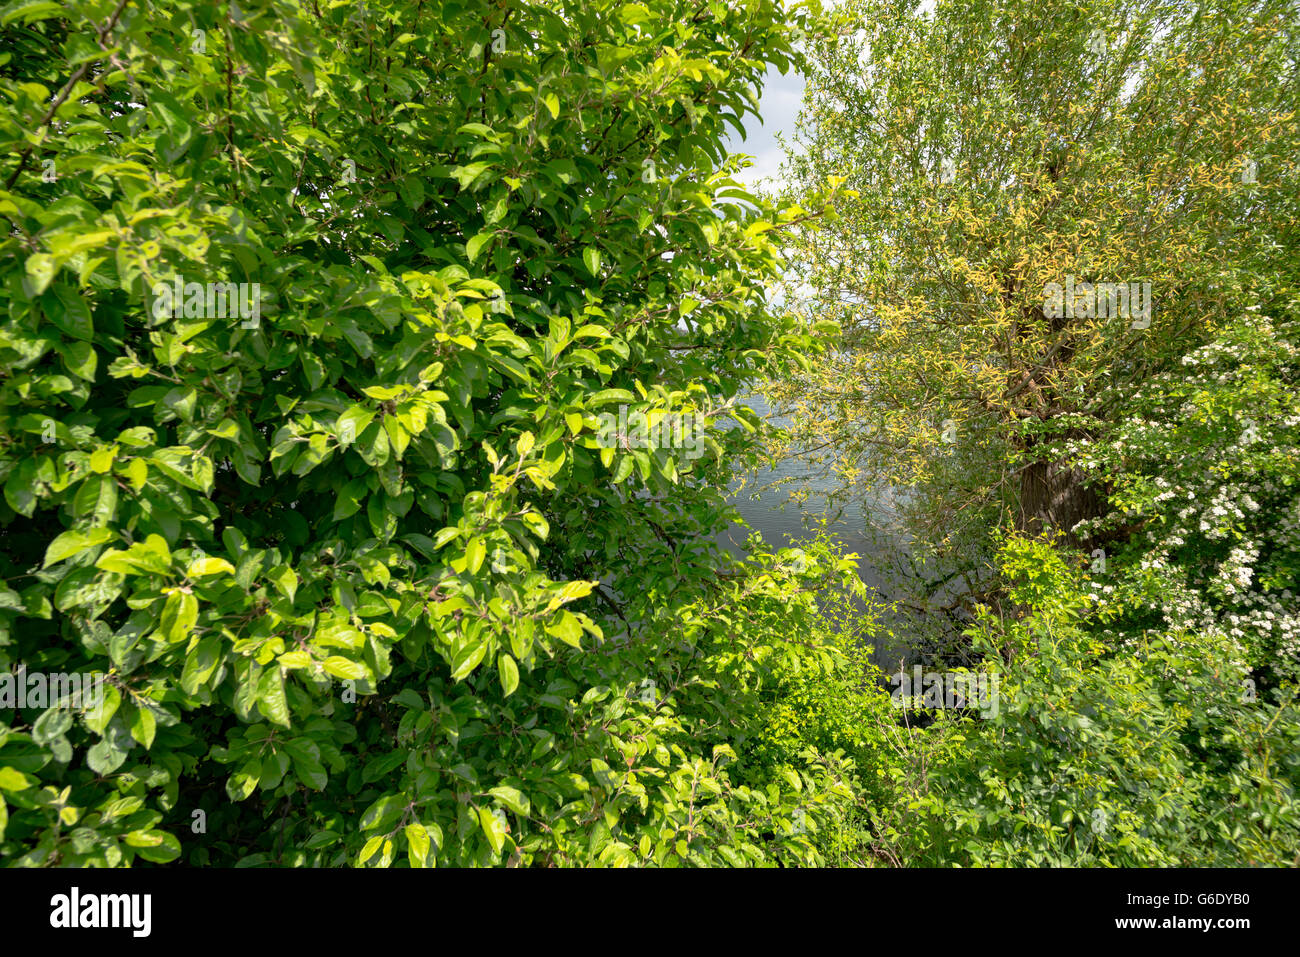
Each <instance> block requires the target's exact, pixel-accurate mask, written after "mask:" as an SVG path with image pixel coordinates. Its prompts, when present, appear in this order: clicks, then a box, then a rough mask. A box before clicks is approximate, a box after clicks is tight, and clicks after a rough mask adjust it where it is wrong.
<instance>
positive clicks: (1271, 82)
mask: <svg viewBox="0 0 1300 957" xmlns="http://www.w3.org/2000/svg"><path fill="white" fill-rule="evenodd" d="M923 6H924V5H923ZM912 7H913V5H912V4H910V3H904V2H898V0H850V2H848V3H846V4H844V5H843V6H842V8H840V9H839V10H838V11H836V13H835V16H837V17H838V18H839V19H838V23H837V29H836V30H835V31H834V32H833V35H832V36H829V37H823V38H821V39H814V40H813V41H811V44H810V46H811V53H810V64H809V68H808V69H809V72H808V86H807V93H806V100H805V106H804V110H803V113H802V115H801V117H800V121H799V126H798V132H797V135H796V140H797V148H796V149H795V150H793V151H792V153H793V156H792V158H791V159H790V161H789V165H788V174H789V182H790V183H791V184H792V187H793V188H794V189H795V190H796V191H798V192H802V193H805V194H810V193H816V192H817V191H819V190H824V189H826V188H827V186H828V185H829V186H832V187H836V190H835V192H834V194H833V200H832V208H831V210H830V214H829V215H827V216H826V217H823V218H821V219H818V220H815V221H812V222H810V223H809V225H808V226H807V227H806V229H805V230H804V231H803V232H802V233H801V235H800V237H799V239H798V242H797V244H796V246H797V255H796V256H794V257H793V259H794V262H796V263H797V264H798V266H799V268H798V270H797V272H796V274H795V275H794V277H793V279H792V283H791V285H792V289H791V295H792V297H794V298H796V299H798V300H799V301H800V307H801V308H803V309H805V310H807V311H809V312H811V313H814V314H815V315H816V316H817V317H818V318H833V319H836V320H838V322H839V326H840V328H839V331H838V332H837V333H836V334H834V335H833V336H832V337H831V341H830V345H831V346H832V351H831V352H830V353H829V359H828V361H827V362H825V363H822V364H819V365H818V366H817V367H816V368H815V369H814V370H813V371H812V372H810V373H808V374H807V375H802V376H798V377H794V378H787V379H784V380H783V381H780V382H778V383H775V384H774V386H773V394H774V395H775V396H776V398H777V399H778V400H779V402H780V403H781V404H782V405H783V406H784V407H785V408H786V409H787V410H793V411H794V413H795V414H794V416H793V419H794V421H795V422H796V423H797V425H796V428H795V430H794V432H793V433H792V434H791V437H790V441H791V444H792V445H793V446H794V447H796V448H800V449H803V450H816V451H809V453H808V454H809V457H810V459H811V461H812V462H813V463H814V465H815V466H816V467H817V468H818V469H820V470H822V471H823V472H824V473H826V474H829V475H831V476H832V477H833V478H834V479H835V480H837V482H838V485H839V488H840V491H841V493H842V494H847V495H867V496H872V497H874V496H877V495H878V494H879V489H880V488H881V487H882V486H884V485H889V486H896V487H906V488H909V489H911V490H912V494H911V495H910V496H905V497H904V501H905V502H906V505H905V513H906V517H907V519H908V527H909V528H910V530H911V531H913V532H915V533H918V534H919V539H918V541H919V543H922V544H926V543H928V544H932V545H934V546H935V547H936V548H938V549H939V550H940V551H941V552H942V551H947V552H948V553H949V554H951V553H953V552H956V551H958V550H960V551H963V552H965V553H966V554H967V555H968V556H969V555H974V554H977V553H978V546H979V543H980V542H982V541H983V540H985V538H986V535H987V531H988V529H989V528H991V527H995V526H999V525H1001V526H1013V527H1017V528H1020V529H1022V530H1036V529H1043V528H1047V527H1051V528H1055V529H1059V530H1062V531H1065V532H1067V533H1068V532H1069V531H1070V530H1071V529H1073V528H1074V527H1075V526H1076V524H1077V523H1079V522H1080V521H1081V520H1084V519H1087V518H1089V517H1092V516H1093V515H1095V514H1096V513H1097V512H1098V510H1099V509H1101V508H1102V498H1103V495H1099V494H1098V492H1099V491H1101V492H1103V493H1104V489H1102V490H1098V489H1093V488H1090V487H1089V486H1088V484H1087V483H1086V482H1085V481H1084V476H1083V474H1082V473H1081V472H1080V471H1079V470H1078V469H1076V468H1074V467H1072V466H1071V465H1070V464H1069V463H1068V462H1066V461H1065V460H1064V459H1062V458H1061V457H1060V456H1059V455H1058V454H1057V452H1056V451H1055V449H1056V448H1057V446H1056V445H1055V444H1054V443H1053V442H1052V440H1053V439H1056V438H1062V439H1063V438H1067V437H1071V436H1079V435H1084V434H1087V433H1088V432H1089V430H1090V429H1091V428H1093V427H1094V426H1095V425H1096V424H1097V423H1099V422H1104V421H1106V419H1107V417H1108V416H1111V415H1112V414H1113V410H1114V408H1115V407H1116V404H1117V403H1122V401H1123V399H1124V396H1125V395H1126V394H1127V392H1129V391H1130V390H1131V388H1132V385H1133V384H1134V383H1136V382H1138V381H1141V380H1142V379H1144V378H1145V377H1147V376H1149V375H1150V374H1151V373H1152V372H1153V371H1155V370H1158V369H1161V368H1164V367H1166V366H1168V365H1169V364H1170V363H1171V362H1173V361H1175V360H1176V359H1177V357H1179V356H1181V355H1182V354H1184V353H1185V352H1186V351H1187V349H1188V348H1189V347H1191V346H1193V345H1194V344H1197V343H1200V342H1202V341H1204V339H1205V337H1206V336H1207V335H1208V334H1209V333H1210V332H1211V331H1212V330H1213V329H1216V328H1218V327H1220V326H1222V325H1223V324H1224V323H1225V321H1227V320H1228V319H1230V318H1232V317H1235V316H1237V315H1240V314H1241V313H1242V311H1243V309H1245V308H1246V307H1248V306H1250V305H1251V304H1254V303H1259V302H1264V301H1268V300H1270V299H1276V298H1278V297H1282V296H1285V295H1287V291H1288V289H1290V288H1293V287H1292V286H1290V285H1289V283H1290V280H1289V279H1288V278H1287V277H1286V275H1285V271H1286V269H1287V267H1286V265H1285V262H1284V258H1285V257H1280V256H1279V255H1278V251H1279V250H1280V249H1282V248H1284V247H1286V246H1288V245H1289V244H1290V240H1289V239H1288V236H1289V235H1290V234H1291V233H1293V231H1294V225H1293V224H1294V218H1295V217H1294V201H1293V196H1294V194H1295V186H1296V175H1295V165H1294V159H1293V157H1294V156H1295V147H1296V142H1297V134H1296V123H1295V110H1296V93H1297V90H1298V89H1300V86H1297V65H1296V54H1295V47H1294V45H1293V43H1294V39H1295V37H1294V34H1293V33H1288V31H1289V30H1294V23H1293V17H1292V14H1291V11H1290V5H1289V4H1287V3H1284V2H1280V0H1264V2H1238V0H1231V2H1228V3H1215V4H1212V5H1209V4H1207V5H1199V4H1195V3H1186V2H1154V0H1144V2H1131V0H1097V2H1086V3H1073V2H1071V3H1062V2H1055V0H1047V2H1042V0H1033V2H1028V0H1012V2H986V0H976V2H969V0H957V2H942V0H941V2H940V3H939V4H938V6H937V9H936V10H935V11H934V12H933V14H932V15H930V16H927V15H925V14H924V13H923V12H922V11H921V10H919V9H918V10H913V9H912ZM1112 284H1113V285H1112ZM1147 284H1149V285H1147ZM1144 297H1145V298H1144Z"/></svg>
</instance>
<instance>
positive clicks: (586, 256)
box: [582, 246, 600, 276]
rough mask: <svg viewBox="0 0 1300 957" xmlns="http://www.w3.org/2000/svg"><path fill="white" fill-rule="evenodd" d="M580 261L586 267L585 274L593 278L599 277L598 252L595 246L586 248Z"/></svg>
mask: <svg viewBox="0 0 1300 957" xmlns="http://www.w3.org/2000/svg"><path fill="white" fill-rule="evenodd" d="M582 261H583V263H585V264H586V266H587V272H589V273H591V274H592V275H593V276H599V275H600V250H599V249H597V248H596V247H595V246H588V247H587V248H586V249H584V250H583V251H582Z"/></svg>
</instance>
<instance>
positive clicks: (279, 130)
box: [0, 0, 851, 865]
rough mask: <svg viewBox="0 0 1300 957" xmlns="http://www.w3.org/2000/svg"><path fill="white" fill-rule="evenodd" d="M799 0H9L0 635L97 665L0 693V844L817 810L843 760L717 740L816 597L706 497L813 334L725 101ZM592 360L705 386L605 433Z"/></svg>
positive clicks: (841, 569) (648, 829) (1, 647)
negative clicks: (42, 705)
mask: <svg viewBox="0 0 1300 957" xmlns="http://www.w3.org/2000/svg"><path fill="white" fill-rule="evenodd" d="M791 29H792V27H791V18H790V17H789V16H788V14H787V11H785V10H783V9H782V7H781V6H780V5H778V4H777V3H775V2H770V0H749V2H746V3H744V4H742V5H739V6H734V5H729V4H726V3H722V2H678V0H647V2H645V3H616V2H610V0H596V2H587V0H584V2H581V3H578V2H573V3H569V2H561V3H553V2H546V3H540V2H539V3H528V2H500V3H495V4H482V3H469V2H460V0H435V2H416V3H412V2H398V0H388V2H385V0H366V2H365V3H356V4H352V3H329V4H325V3H319V4H318V3H315V2H312V3H298V2H288V0H249V2H241V3H240V4H238V5H236V4H234V3H219V4H211V3H189V2H180V3H168V4H165V5H162V4H155V3H150V2H146V0H78V2H74V3H71V4H52V3H39V2H37V3H31V2H21V0H20V2H17V3H12V4H10V5H8V6H6V7H5V8H4V9H3V11H2V12H0V49H2V50H3V51H4V52H3V54H0V96H3V102H4V110H3V113H2V114H0V143H2V144H3V147H4V150H3V152H4V154H5V155H6V157H7V159H6V160H4V161H3V163H2V164H0V185H2V187H3V188H2V189H0V216H3V217H4V219H5V221H6V227H7V228H6V229H5V232H4V236H3V239H0V250H2V252H3V258H2V259H0V262H3V263H4V266H3V269H4V275H3V283H2V284H0V315H2V316H3V324H2V325H0V369H2V370H3V375H2V376H0V483H2V484H3V486H4V503H3V505H0V543H3V548H0V664H3V665H5V666H11V667H13V666H16V665H17V664H18V663H22V664H24V665H25V666H26V667H27V669H28V670H29V672H43V671H62V672H91V673H96V674H102V675H107V681H108V689H107V693H106V698H105V701H104V703H103V707H102V708H97V709H91V710H86V711H84V712H78V711H76V710H74V709H69V708H66V707H65V708H60V707H52V708H50V709H49V710H47V711H45V712H44V713H34V712H32V711H31V710H30V709H28V710H26V711H24V710H19V711H5V712H4V713H3V717H0V855H2V856H3V857H4V858H5V859H6V860H8V861H10V862H17V863H20V864H27V865H40V864H64V865H68V864H91V863H95V864H107V865H118V864H129V863H132V862H139V861H166V860H172V859H175V858H177V857H178V856H180V857H182V859H183V860H185V861H187V862H190V863H205V862H213V863H229V862H233V861H241V862H243V863H246V864H259V863H262V864H264V863H272V862H278V863H285V864H303V863H311V864H341V863H347V862H351V863H369V864H389V863H391V862H393V861H395V860H398V861H400V860H406V861H409V863H411V864H412V865H424V864H429V863H433V862H435V861H438V862H442V863H453V864H469V863H476V864H477V863H507V862H508V863H510V864H520V863H523V864H527V863H533V862H537V863H575V862H593V861H599V862H604V863H634V862H647V863H658V864H674V863H676V864H680V863H683V862H693V863H699V862H712V861H715V860H717V861H723V860H727V861H732V862H740V861H750V862H753V861H763V860H770V859H771V855H773V854H789V855H793V856H794V857H796V858H798V859H808V858H809V856H810V855H813V856H815V854H816V853H817V852H816V849H815V847H814V845H813V844H811V843H810V839H809V837H808V836H806V832H804V831H803V830H802V829H796V828H794V827H793V826H792V824H791V815H792V814H793V812H794V810H795V809H796V807H797V806H799V805H800V802H804V801H811V797H810V795H815V796H816V802H822V803H824V802H830V803H838V804H840V805H843V804H844V802H846V801H850V800H851V798H850V796H849V795H850V791H849V789H848V787H847V785H846V784H844V783H843V782H844V780H845V778H844V775H845V774H846V773H847V771H846V770H845V766H844V765H843V762H842V761H841V760H840V759H838V758H834V756H833V755H811V756H810V755H807V754H805V755H803V756H799V755H794V756H793V757H791V758H790V759H789V761H787V762H786V763H785V764H783V765H781V766H780V767H778V766H777V765H776V764H775V763H773V762H772V761H767V763H766V764H764V763H761V762H758V761H757V759H754V760H751V761H749V763H748V764H743V765H742V769H743V770H744V774H743V775H742V776H741V777H737V778H736V779H735V780H736V781H739V780H741V779H742V777H743V779H744V780H745V781H746V782H747V783H745V784H744V785H743V786H742V785H740V784H736V783H733V779H732V778H731V771H730V770H728V769H727V768H726V767H725V765H726V764H727V762H728V761H730V760H732V759H733V758H735V757H736V756H737V755H736V750H735V748H733V745H732V744H731V743H730V742H731V741H732V740H734V739H737V738H744V737H745V736H746V733H747V730H746V726H745V722H747V721H759V719H760V718H761V717H762V715H761V710H762V709H761V708H759V707H758V704H757V703H758V702H759V701H760V699H759V698H758V697H756V695H757V694H758V692H757V691H756V690H755V689H756V688H757V687H758V686H759V685H763V682H764V681H766V682H767V684H765V685H763V687H771V686H772V684H773V681H774V680H775V679H772V678H763V677H762V676H763V675H765V674H768V673H770V672H773V671H777V672H779V671H780V670H782V669H791V668H794V669H797V668H799V667H800V664H799V662H800V655H799V654H797V653H795V651H793V650H791V649H798V648H803V647H804V644H808V645H809V646H810V647H811V648H812V649H813V650H811V651H809V652H808V654H819V653H820V652H817V651H816V648H818V647H820V646H821V645H823V644H825V643H826V642H828V641H831V640H832V639H831V638H830V637H828V634H829V633H827V632H825V630H824V629H823V630H821V631H818V630H817V629H818V628H820V627H821V626H820V625H818V624H817V623H816V620H815V615H814V614H813V612H814V609H813V606H812V605H811V604H810V603H811V602H812V601H813V598H812V595H811V593H809V591H808V588H807V587H805V586H800V585H798V582H799V581H803V579H797V580H796V579H792V578H791V576H792V575H794V573H793V572H791V571H789V570H788V569H787V570H786V571H782V572H780V573H779V574H778V575H777V576H776V577H773V575H772V574H769V573H768V572H764V571H762V570H761V569H759V570H752V569H747V568H744V567H740V566H732V565H728V564H726V560H725V558H724V556H723V555H722V554H721V553H720V551H719V550H718V549H717V547H716V546H713V545H710V544H709V543H708V541H707V537H706V536H707V535H708V534H709V533H712V532H714V531H716V530H717V529H718V528H720V527H721V526H722V525H724V524H725V523H726V522H727V520H728V518H729V513H728V511H727V510H726V509H725V508H724V504H723V498H722V495H721V493H720V492H719V488H721V487H724V486H725V477H726V475H727V474H728V470H729V468H730V467H731V465H732V463H733V462H735V461H740V460H744V459H745V458H746V457H747V456H752V455H753V454H755V453H754V452H753V450H752V449H751V444H752V442H753V439H752V437H751V435H750V431H749V428H739V429H729V428H721V427H720V425H721V420H722V419H724V418H725V417H726V415H727V410H728V409H729V408H730V407H731V405H732V404H733V403H734V400H735V397H736V395H737V392H738V391H739V390H740V388H741V386H742V384H743V383H744V382H745V381H746V380H748V379H750V378H751V377H753V376H755V375H760V374H766V375H774V374H779V373H780V371H781V370H782V369H785V368H787V367H790V366H791V365H793V364H796V363H799V362H805V361H806V360H805V359H804V358H803V357H804V354H805V353H806V352H807V351H808V349H809V348H810V347H809V344H808V342H807V341H806V337H804V336H803V334H802V333H801V332H800V330H799V328H798V326H797V324H795V323H794V322H792V321H790V320H789V319H779V318H775V317H773V316H772V315H771V314H770V311H769V310H768V308H767V306H766V302H765V298H764V295H763V286H764V284H765V283H771V282H772V281H774V279H775V278H776V277H777V276H778V275H779V268H780V263H781V259H780V256H779V253H778V249H777V247H776V245H775V244H774V242H773V237H774V236H775V235H777V234H778V233H779V232H780V230H781V229H782V228H783V226H784V225H785V224H788V223H789V222H791V221H793V219H794V218H795V217H797V215H798V212H797V211H794V210H787V211H778V210H777V209H775V208H773V207H772V206H771V205H770V204H768V203H767V202H764V201H760V200H758V199H756V198H755V197H753V196H750V195H749V194H748V193H747V192H746V191H745V190H744V189H743V188H741V187H740V186H739V185H738V184H737V183H736V182H735V181H734V179H733V178H732V174H733V173H734V172H735V170H736V164H737V161H736V160H734V159H729V158H727V157H725V156H724V151H723V148H722V146H721V141H722V138H723V135H724V131H725V129H726V124H731V125H732V126H739V125H740V124H741V122H742V120H743V119H744V118H745V116H746V115H747V114H748V113H751V112H752V111H753V109H754V108H755V105H756V103H757V99H756V95H755V94H756V89H757V86H758V84H759V83H760V81H761V78H762V76H763V74H764V73H765V71H766V70H767V69H768V68H769V67H770V66H772V65H776V66H778V67H781V68H785V67H787V66H788V64H789V57H790V55H791V39H790V35H791ZM227 284H229V285H227ZM620 407H626V410H627V411H628V413H630V414H631V415H632V416H633V417H635V416H636V415H637V414H641V415H645V416H647V417H648V419H649V420H650V424H651V425H654V424H658V423H660V420H661V419H662V418H664V417H676V418H670V421H675V422H677V423H678V425H680V424H681V423H682V422H683V421H685V422H688V423H691V424H692V425H693V426H694V427H696V428H698V432H692V433H691V434H689V435H684V436H682V437H681V438H675V439H673V440H671V441H667V440H663V435H664V433H663V432H662V431H661V432H660V433H659V435H660V438H661V441H660V442H659V443H658V447H647V444H646V443H644V442H638V441H637V440H636V438H634V437H631V436H621V437H619V440H618V441H616V442H607V441H603V440H602V436H601V425H602V420H601V419H600V416H601V415H602V414H604V413H609V414H611V415H612V414H614V413H616V412H618V411H619V410H620ZM735 414H736V415H737V416H738V417H741V420H742V422H744V419H743V416H744V413H742V412H739V411H737V412H736V413H735ZM695 416H699V417H700V418H698V419H697V418H692V417H695ZM744 424H745V425H746V426H747V427H752V423H750V422H744ZM665 446H667V447H665ZM820 567H821V569H822V571H823V572H824V573H825V574H826V575H843V574H848V573H849V572H848V571H846V569H847V568H848V566H844V565H837V564H836V563H835V562H834V561H833V560H832V559H830V558H829V557H827V556H823V561H822V564H821V566H820ZM814 571H815V569H814ZM754 576H757V578H755V577H754ZM751 579H752V580H751ZM792 581H794V582H795V584H793V585H792V584H790V583H791V582H792ZM801 589H802V590H801ZM787 593H788V594H787ZM724 600H730V601H733V602H734V601H742V600H743V601H744V602H745V603H746V604H747V605H748V606H750V607H747V608H746V609H744V610H743V611H742V613H741V614H739V616H732V617H725V616H724V618H723V619H721V621H722V623H721V624H719V623H718V620H717V616H718V614H722V613H720V612H716V611H713V610H711V609H716V608H717V606H718V604H719V603H720V602H723V603H724V604H725V601H724ZM795 606H798V607H802V608H803V609H804V611H803V612H801V613H799V614H798V615H796V617H799V618H800V620H803V621H806V623H807V629H808V633H806V634H803V633H800V634H791V633H790V631H789V629H788V626H787V625H785V624H784V623H783V622H784V620H785V618H788V617H789V616H790V615H792V614H795V610H794V609H795ZM778 609H779V610H780V612H781V614H780V615H778V614H777V610H778ZM818 635H821V636H822V637H818ZM719 642H721V643H724V644H726V645H727V647H728V648H729V649H731V650H728V651H726V654H725V656H724V657H723V658H721V659H720V658H719V655H723V651H721V650H719V646H718V643H719ZM800 642H803V643H804V644H801V643H800ZM737 648H739V649H740V650H736V649H737ZM746 649H748V650H746ZM764 649H766V651H765V650H764ZM724 665H725V667H724ZM828 667H829V665H828ZM647 682H651V683H653V684H647ZM645 688H650V690H651V693H650V695H649V696H648V697H644V696H643V692H644V689H645ZM656 688H657V689H659V690H658V691H657V692H656V690H655V689H656ZM747 689H749V690H747ZM733 698H734V699H735V700H736V701H737V702H745V701H752V702H754V705H753V706H749V707H744V706H742V705H741V704H735V705H732V704H730V703H729V702H731V700H732V699H733ZM719 722H720V723H719ZM708 728H712V729H713V730H712V731H709V732H707V733H706V729H708ZM710 735H712V737H710ZM765 768H766V770H764V769H765ZM816 802H815V803H816ZM810 807H811V805H810ZM818 807H820V803H818ZM199 812H202V813H199ZM810 813H811V814H812V816H813V819H814V821H815V820H816V817H817V815H818V814H820V813H821V812H820V811H819V810H818V809H817V807H811V810H810ZM837 813H839V812H837ZM204 822H205V826H201V825H202V824H203V823H204ZM796 831H797V832H798V833H796ZM783 848H784V849H785V850H783Z"/></svg>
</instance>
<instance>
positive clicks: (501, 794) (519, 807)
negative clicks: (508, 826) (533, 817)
mask: <svg viewBox="0 0 1300 957" xmlns="http://www.w3.org/2000/svg"><path fill="white" fill-rule="evenodd" d="M488 794H491V795H492V796H493V797H494V798H496V799H497V800H498V801H500V802H501V803H502V804H504V805H505V806H506V807H508V808H510V810H512V811H514V812H515V813H516V814H518V815H520V816H521V817H527V816H528V812H529V809H530V805H529V802H528V798H526V797H524V795H523V792H522V791H520V790H519V789H518V788H512V787H508V786H506V785H504V784H503V785H500V786H498V787H494V788H491V789H490V790H489V791H488Z"/></svg>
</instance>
